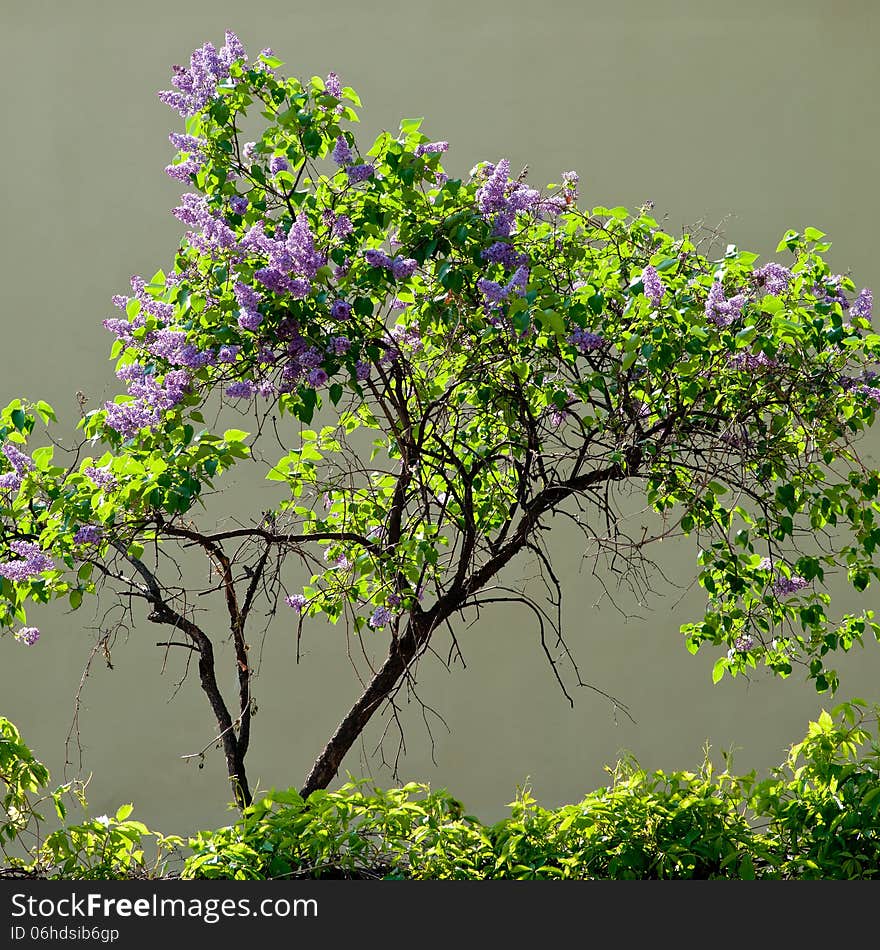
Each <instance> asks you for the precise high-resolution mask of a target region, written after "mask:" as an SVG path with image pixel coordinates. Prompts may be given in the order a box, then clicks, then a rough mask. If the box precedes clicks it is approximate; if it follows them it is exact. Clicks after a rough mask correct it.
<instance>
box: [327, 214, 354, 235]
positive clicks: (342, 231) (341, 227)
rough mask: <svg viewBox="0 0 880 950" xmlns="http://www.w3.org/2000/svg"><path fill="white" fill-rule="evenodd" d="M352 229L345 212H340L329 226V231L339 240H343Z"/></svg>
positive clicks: (349, 219) (352, 226)
mask: <svg viewBox="0 0 880 950" xmlns="http://www.w3.org/2000/svg"><path fill="white" fill-rule="evenodd" d="M352 231H354V225H353V224H352V223H351V218H350V217H349V216H348V215H347V214H340V215H339V216H338V217H337V218H336V219H335V220H334V222H333V224H332V226H331V228H330V233H331V234H332V235H333V236H334V237H338V238H339V240H340V241H344V240H345V239H346V238H347V237H348V236H349V235H350V234H351V232H352Z"/></svg>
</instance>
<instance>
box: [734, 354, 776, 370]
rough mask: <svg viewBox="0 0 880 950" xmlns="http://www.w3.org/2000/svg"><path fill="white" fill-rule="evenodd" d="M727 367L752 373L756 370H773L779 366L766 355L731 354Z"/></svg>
mask: <svg viewBox="0 0 880 950" xmlns="http://www.w3.org/2000/svg"><path fill="white" fill-rule="evenodd" d="M727 365H728V366H729V367H730V368H731V369H733V370H739V371H740V372H751V371H752V370H756V369H771V368H773V367H776V366H778V363H777V362H776V360H774V359H771V358H770V357H769V356H767V354H766V353H757V354H756V353H731V354H728V356H727Z"/></svg>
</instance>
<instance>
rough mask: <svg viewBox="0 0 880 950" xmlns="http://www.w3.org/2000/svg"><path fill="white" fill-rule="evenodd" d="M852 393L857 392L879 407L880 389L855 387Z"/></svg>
mask: <svg viewBox="0 0 880 950" xmlns="http://www.w3.org/2000/svg"><path fill="white" fill-rule="evenodd" d="M853 392H857V393H859V394H860V395H862V396H867V397H868V399H871V400H873V402H874V403H875V404H876V405H878V406H880V389H878V387H876V386H856V387H855V389H854V390H853Z"/></svg>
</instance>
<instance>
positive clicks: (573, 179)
mask: <svg viewBox="0 0 880 950" xmlns="http://www.w3.org/2000/svg"><path fill="white" fill-rule="evenodd" d="M580 180H581V179H580V175H578V173H577V172H575V171H568V172H563V173H562V185H563V187H564V188H565V190H566V191H567V192H568V193H569V194H570V195H571V196H572V197H573V198H577V197H578V182H579V181H580Z"/></svg>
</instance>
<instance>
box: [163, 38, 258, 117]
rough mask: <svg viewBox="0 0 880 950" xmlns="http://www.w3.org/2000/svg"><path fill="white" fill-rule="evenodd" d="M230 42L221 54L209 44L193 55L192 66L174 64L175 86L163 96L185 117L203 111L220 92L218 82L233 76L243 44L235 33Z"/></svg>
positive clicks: (173, 81)
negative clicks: (232, 66) (231, 66)
mask: <svg viewBox="0 0 880 950" xmlns="http://www.w3.org/2000/svg"><path fill="white" fill-rule="evenodd" d="M226 39H227V43H226V45H225V46H224V47H222V49H221V51H220V54H219V55H218V53H217V50H216V48H215V47H214V45H213V44H212V43H205V45H204V46H202V47H201V48H200V49H197V50H195V51H194V52H193V54H192V56H191V57H190V64H189V69H187V68H186V67H184V66H174V67H173V74H174V75H173V76H172V78H171V85H172V86H174V89H171V90H163V91H162V92H160V93H159V99H160V101H161V102H164V103H165V104H166V105H168V106H171V108H173V109H176V110H177V111H178V112H179V113H180V114H181V115H182V116H191V115H195V114H196V113H197V112H200V111H201V110H202V109H203V108H204V107H205V106H206V105H207V104H208V103H209V102H210V101H211V99H213V98H214V96H215V95H216V94H217V83H218V81H219V80H221V79H225V78H227V77H228V76H229V66H230V64H231V63H232V62H234V61H235V60H236V59H237V58H238V54H239V50H240V47H241V44H240V43H239V42H238V39H237V37H235V34H233V33H227V36H226Z"/></svg>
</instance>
